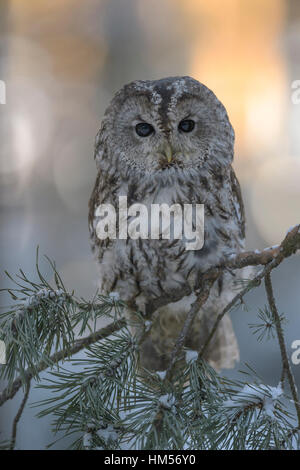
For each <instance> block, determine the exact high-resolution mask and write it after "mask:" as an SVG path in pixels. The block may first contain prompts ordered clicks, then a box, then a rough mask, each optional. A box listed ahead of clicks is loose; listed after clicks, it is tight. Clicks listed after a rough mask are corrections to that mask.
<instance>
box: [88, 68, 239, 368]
mask: <svg viewBox="0 0 300 470" xmlns="http://www.w3.org/2000/svg"><path fill="white" fill-rule="evenodd" d="M233 153H234V131H233V128H232V126H231V124H230V122H229V119H228V115H227V112H226V109H225V108H224V106H223V105H222V104H221V102H220V101H219V100H218V99H217V97H216V96H215V95H214V93H213V92H212V91H211V90H209V89H208V88H207V87H206V86H205V85H203V84H201V83H199V82H198V81H196V80H194V79H192V78H190V77H169V78H164V79H161V80H154V81H135V82H132V83H130V84H128V85H126V86H124V87H123V88H122V89H121V90H120V91H119V92H118V93H117V94H116V95H115V97H114V98H113V100H112V102H111V104H110V106H109V107H108V108H107V110H106V113H105V117H104V119H103V122H102V126H101V129H100V131H99V133H98V135H97V137H96V148H95V160H96V164H97V168H98V176H97V179H96V184H95V187H94V190H93V193H92V196H91V199H90V204H89V209H90V212H89V227H90V234H91V240H92V247H93V250H94V252H95V254H96V257H97V260H98V263H99V264H100V288H101V290H102V292H103V293H109V292H111V291H116V292H118V293H119V295H120V298H121V299H123V300H125V301H127V302H128V304H129V305H131V306H133V308H138V309H139V310H140V311H142V312H143V313H144V314H146V315H148V318H151V320H152V326H151V331H150V334H149V335H148V337H147V340H146V341H145V342H144V344H143V345H142V349H141V363H142V365H143V366H144V367H146V368H148V369H151V370H165V369H166V367H167V364H168V361H169V358H170V353H171V351H172V348H173V346H174V343H175V340H176V338H177V336H178V334H179V333H180V330H181V328H182V325H183V321H184V319H185V315H186V312H187V311H188V310H189V307H190V305H191V303H192V302H193V300H194V299H195V293H194V290H195V285H197V282H198V281H199V279H201V274H202V273H203V272H205V271H206V270H207V269H208V268H210V267H212V266H214V265H216V264H218V263H219V262H220V261H221V260H223V259H224V258H225V257H226V256H228V255H230V254H232V253H238V252H240V251H242V250H243V248H244V238H245V220H244V209H243V202H242V197H241V192H240V187H239V183H238V180H237V178H236V176H235V173H234V171H233V169H232V166H231V163H232V159H233ZM119 196H127V204H128V206H130V205H132V204H134V203H142V204H144V205H145V206H146V207H150V205H151V204H162V203H166V204H169V205H172V204H179V205H180V206H183V205H184V204H204V214H205V217H204V245H203V247H202V249H200V250H187V249H186V245H185V244H184V241H183V239H180V238H177V239H162V238H161V237H160V239H151V237H149V238H148V239H145V238H143V239H142V238H138V239H132V238H130V237H128V238H127V239H119V238H118V237H117V238H114V237H111V238H106V239H99V237H98V236H97V233H96V232H97V231H96V226H97V222H98V220H99V217H98V215H97V207H98V206H99V205H100V204H104V203H108V204H111V205H112V206H113V207H115V208H116V211H118V204H119ZM233 294H234V291H233V278H232V275H231V274H230V273H226V274H224V275H223V277H222V279H220V280H219V281H218V282H217V283H216V285H214V286H213V288H212V290H211V293H210V296H209V299H208V301H207V302H206V304H205V306H204V308H203V311H199V314H198V316H197V318H196V320H195V322H194V324H193V327H192V331H191V333H190V335H189V337H188V338H187V341H186V344H185V346H186V347H187V348H189V349H192V350H196V351H197V350H199V349H200V348H201V345H202V344H203V341H204V340H205V338H206V336H207V334H208V331H210V328H211V326H212V325H213V323H214V321H215V318H216V315H217V314H218V313H219V312H220V310H221V309H222V308H223V307H224V305H225V304H227V302H228V301H229V300H230V299H231V298H232V297H233ZM238 357H239V353H238V346H237V342H236V338H235V335H234V332H233V328H232V324H231V320H230V318H229V317H225V318H224V319H223V321H222V322H221V323H220V325H219V328H218V331H217V333H216V335H215V337H214V340H213V341H212V342H211V344H210V348H209V350H208V351H207V355H206V358H207V360H208V361H209V362H210V363H211V364H212V365H213V366H214V367H215V368H216V369H220V368H228V367H232V366H234V364H235V361H236V360H238Z"/></svg>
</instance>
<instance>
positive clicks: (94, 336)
mask: <svg viewBox="0 0 300 470" xmlns="http://www.w3.org/2000/svg"><path fill="white" fill-rule="evenodd" d="M125 325H126V320H125V319H124V318H121V319H119V320H117V321H116V322H112V323H110V324H109V325H107V326H104V327H103V328H101V329H100V330H98V331H96V332H94V333H91V334H90V335H89V336H85V337H84V338H79V339H77V340H76V341H75V342H74V344H73V346H72V347H71V348H70V350H68V351H67V350H65V349H62V350H61V351H58V352H56V353H55V354H53V355H52V356H51V357H50V361H51V363H52V364H53V365H54V364H57V363H58V362H60V361H62V360H63V359H65V358H66V357H71V356H74V354H76V353H78V352H79V351H81V350H82V349H84V348H86V347H88V346H90V345H91V344H93V343H96V342H97V341H100V340H102V339H104V338H107V337H108V336H110V335H111V334H112V333H115V332H116V331H119V330H121V329H122V328H124V326H125ZM48 367H49V362H48V361H47V362H46V361H41V362H40V363H39V364H38V366H37V372H38V373H40V372H42V371H44V370H46V369H48ZM32 377H33V374H32V371H31V370H30V369H27V370H26V372H25V374H24V377H23V378H22V377H17V378H16V379H15V380H14V382H13V383H12V385H11V386H10V387H6V388H5V389H4V390H3V392H2V393H1V394H0V406H1V405H3V404H4V403H5V402H6V401H7V400H11V399H12V398H13V397H14V396H15V395H16V393H17V392H18V391H19V390H20V388H21V387H22V385H23V384H24V379H25V383H27V381H31V379H32Z"/></svg>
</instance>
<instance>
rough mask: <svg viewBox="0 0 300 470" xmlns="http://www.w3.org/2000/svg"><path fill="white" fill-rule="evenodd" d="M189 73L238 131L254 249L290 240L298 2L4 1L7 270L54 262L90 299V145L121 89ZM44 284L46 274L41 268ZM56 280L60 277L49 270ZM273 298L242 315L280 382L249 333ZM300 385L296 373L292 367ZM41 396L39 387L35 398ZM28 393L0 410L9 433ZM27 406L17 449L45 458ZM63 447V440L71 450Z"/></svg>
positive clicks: (296, 162)
mask: <svg viewBox="0 0 300 470" xmlns="http://www.w3.org/2000/svg"><path fill="white" fill-rule="evenodd" d="M170 75H191V76H193V77H194V78H196V79H198V80H199V81H201V82H203V83H205V84H206V85H207V86H208V87H209V88H211V89H212V90H213V91H214V92H215V93H216V95H217V96H218V97H219V98H220V99H221V101H222V102H223V103H224V104H225V106H226V108H227V110H228V113H229V116H230V119H231V121H232V124H233V126H234V128H235V131H236V156H235V163H234V166H235V170H236V173H237V175H238V178H239V180H240V183H241V186H242V190H243V195H244V199H245V203H246V214H247V221H248V224H247V247H248V248H249V249H252V248H258V249H261V248H264V247H266V246H270V245H273V244H276V243H278V242H280V241H281V239H282V237H283V236H284V234H285V232H286V230H287V229H288V228H289V227H290V226H292V225H295V224H296V223H299V221H300V127H299V126H300V104H298V105H297V104H296V103H293V99H292V94H293V92H294V91H295V90H294V89H293V88H292V87H293V83H294V81H295V80H299V79H300V2H299V1H298V0H222V1H220V0H209V1H206V0H184V1H182V0H85V1H84V2H83V1H80V0H27V1H26V2H25V1H24V0H0V80H3V81H5V83H6V104H5V105H2V104H1V105H0V157H1V160H0V181H1V189H0V223H1V232H0V243H1V253H0V268H1V269H0V270H1V287H3V286H7V280H6V279H4V276H3V275H2V273H3V271H4V270H5V269H7V270H8V271H10V272H13V273H14V272H16V271H17V270H18V269H19V267H22V268H23V269H24V270H25V271H26V272H27V273H28V274H29V275H31V274H32V273H33V269H34V261H35V251H36V247H37V245H39V246H40V251H41V253H45V254H47V255H49V256H50V257H51V258H53V259H55V260H56V263H57V267H58V269H59V271H60V273H61V274H62V277H63V279H64V280H65V282H66V284H67V286H68V287H69V288H70V289H75V291H76V293H77V294H78V295H83V296H86V297H90V296H92V295H93V294H94V292H95V289H96V280H97V274H96V272H97V271H96V266H95V264H94V261H93V259H92V256H91V254H90V247H89V238H88V226H87V204H88V199H89V195H90V192H91V190H92V187H93V184H94V180H95V176H96V169H95V164H94V161H93V145H94V137H95V135H96V132H97V130H98V128H99V124H100V121H101V117H102V115H103V113H104V110H105V107H106V106H107V104H108V103H109V100H110V99H111V97H112V94H113V93H114V92H116V91H117V90H118V89H119V88H120V87H121V86H122V85H123V84H124V83H126V82H128V81H131V80H135V79H155V78H161V77H164V76H170ZM44 269H45V272H46V275H47V269H48V268H47V267H46V266H44ZM48 274H49V276H50V273H48ZM274 283H275V292H276V296H277V301H278V306H279V309H280V310H281V311H282V312H284V313H285V314H286V316H287V318H288V320H289V322H288V324H287V327H286V340H287V347H288V350H289V353H290V354H291V353H292V349H291V343H292V341H294V340H295V339H300V321H299V314H300V312H299V305H300V258H299V256H295V257H293V258H292V259H290V260H288V261H286V262H285V263H284V264H283V265H282V266H281V267H280V268H279V269H278V270H277V271H276V273H274ZM265 302H266V299H265V295H264V291H263V289H257V290H256V291H254V292H253V293H252V294H251V295H249V296H248V297H247V304H248V307H249V310H248V312H244V311H242V310H240V309H237V310H236V311H235V312H234V313H233V314H232V319H233V322H234V325H235V328H236V331H237V335H238V338H239V341H240V349H241V363H240V364H239V365H238V366H237V368H236V369H235V370H233V371H228V372H226V374H227V375H229V376H232V377H236V376H237V374H238V369H239V368H243V367H244V366H243V364H244V363H245V362H247V363H249V364H251V365H252V366H253V367H255V368H256V370H257V371H258V373H259V374H261V376H262V379H263V380H264V381H265V382H266V383H268V384H270V385H276V384H277V383H278V380H279V377H280V372H281V365H280V357H279V352H278V347H277V344H276V341H271V342H269V343H259V344H258V343H257V342H256V340H255V338H254V337H253V336H252V334H251V331H250V330H249V327H248V324H249V323H253V322H254V321H255V315H256V313H257V311H258V308H259V307H263V306H264V304H265ZM293 368H294V372H295V375H296V377H297V380H298V383H299V382H300V366H293ZM41 396H43V397H44V395H42V392H41V391H37V390H34V391H32V392H31V396H30V402H33V401H35V400H36V399H38V398H40V397H41ZM20 399H21V395H20V394H19V395H18V396H17V397H16V399H15V400H13V401H11V402H9V403H7V404H6V405H5V406H4V407H2V409H1V410H0V433H1V434H0V440H2V439H3V438H5V437H7V436H9V434H10V431H11V422H12V419H13V416H14V413H15V412H16V409H17V406H18V403H19V402H20ZM35 413H36V410H34V409H31V408H28V409H27V410H26V411H25V413H24V415H23V417H22V421H21V423H20V427H19V433H18V439H17V448H20V449H43V448H45V446H46V444H47V443H49V442H50V441H51V440H52V435H51V431H50V422H49V419H48V418H44V419H42V420H39V421H37V420H36V419H35V418H34V415H35ZM65 445H66V443H64V442H63V443H58V444H57V445H56V447H57V448H63V447H64V446H65Z"/></svg>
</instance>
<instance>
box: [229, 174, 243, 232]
mask: <svg viewBox="0 0 300 470" xmlns="http://www.w3.org/2000/svg"><path fill="white" fill-rule="evenodd" d="M230 180H231V188H232V197H233V205H234V209H235V212H236V216H237V220H238V225H239V229H240V237H241V239H242V240H244V239H245V232H246V219H245V208H244V203H243V198H242V192H241V187H240V183H239V181H238V179H237V177H236V175H235V172H234V170H233V168H231V169H230Z"/></svg>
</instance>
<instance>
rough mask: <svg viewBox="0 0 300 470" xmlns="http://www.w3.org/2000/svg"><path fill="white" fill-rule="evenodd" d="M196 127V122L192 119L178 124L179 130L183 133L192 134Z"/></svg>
mask: <svg viewBox="0 0 300 470" xmlns="http://www.w3.org/2000/svg"><path fill="white" fill-rule="evenodd" d="M194 127H195V121H193V120H192V119H183V120H182V121H180V123H179V124H178V129H179V130H180V131H182V132H192V130H193V129H194Z"/></svg>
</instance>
